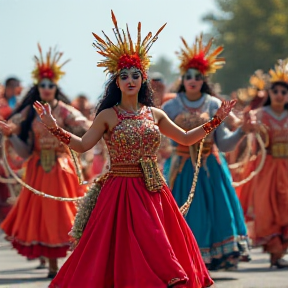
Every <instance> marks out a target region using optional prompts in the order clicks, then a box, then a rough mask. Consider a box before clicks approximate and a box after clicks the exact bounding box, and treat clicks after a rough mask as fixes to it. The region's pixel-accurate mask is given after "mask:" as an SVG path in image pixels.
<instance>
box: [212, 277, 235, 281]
mask: <svg viewBox="0 0 288 288" xmlns="http://www.w3.org/2000/svg"><path fill="white" fill-rule="evenodd" d="M212 279H213V280H214V281H215V282H217V281H236V280H238V279H237V278H232V277H212Z"/></svg>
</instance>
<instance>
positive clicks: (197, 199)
mask: <svg viewBox="0 0 288 288" xmlns="http://www.w3.org/2000/svg"><path fill="white" fill-rule="evenodd" d="M173 157H178V159H177V161H176V163H175V161H171V158H170V159H168V160H167V161H166V163H165V166H164V174H165V177H166V179H168V178H169V176H168V175H169V173H171V172H172V171H171V169H178V165H177V163H180V162H181V159H182V157H181V156H176V155H174V156H173ZM172 162H173V163H174V167H171V163H172ZM193 175H194V168H193V166H192V162H191V159H190V158H189V159H187V160H186V162H185V164H184V166H183V168H182V170H181V172H178V174H177V176H176V179H175V181H174V185H173V189H172V193H173V196H174V197H175V199H176V201H177V203H178V205H179V207H181V206H182V205H183V204H184V203H185V201H186V200H187V197H188V194H189V192H190V188H191V185H192V180H193ZM168 183H169V181H168ZM186 221H187V223H188V225H189V226H190V228H191V230H192V232H193V234H194V236H195V238H196V240H197V243H198V245H199V248H200V250H201V253H202V257H203V259H204V262H205V263H206V265H207V267H208V268H209V269H210V270H217V269H220V268H231V267H233V266H237V263H238V260H239V257H240V256H241V244H240V243H241V242H242V243H243V241H244V242H246V241H247V230H246V226H245V220H244V215H243V211H242V208H241V204H240V201H239V199H238V197H237V195H236V193H235V190H234V188H233V186H232V178H231V174H230V171H229V168H228V165H227V162H226V160H225V158H224V156H223V155H222V154H219V157H217V158H216V157H215V156H214V155H213V154H211V155H209V156H208V158H207V160H206V163H205V165H203V166H202V167H201V168H200V172H199V176H198V181H197V185H196V191H195V196H194V199H193V202H192V204H191V206H190V209H189V212H188V214H187V216H186ZM244 246H245V245H244Z"/></svg>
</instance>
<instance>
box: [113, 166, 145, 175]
mask: <svg viewBox="0 0 288 288" xmlns="http://www.w3.org/2000/svg"><path fill="white" fill-rule="evenodd" d="M109 174H110V175H113V176H121V177H143V170H142V168H141V164H140V163H138V164H125V163H117V164H112V165H111V168H110V171H109Z"/></svg>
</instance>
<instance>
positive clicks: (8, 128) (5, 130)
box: [0, 121, 16, 137]
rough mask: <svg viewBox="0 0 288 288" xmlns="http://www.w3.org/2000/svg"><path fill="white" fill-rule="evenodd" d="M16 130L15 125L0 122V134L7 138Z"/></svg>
mask: <svg viewBox="0 0 288 288" xmlns="http://www.w3.org/2000/svg"><path fill="white" fill-rule="evenodd" d="M15 130H16V125H15V124H13V123H6V122H5V121H0V132H1V133H2V134H3V135H5V136H7V137H9V136H11V134H13V133H14V132H15Z"/></svg>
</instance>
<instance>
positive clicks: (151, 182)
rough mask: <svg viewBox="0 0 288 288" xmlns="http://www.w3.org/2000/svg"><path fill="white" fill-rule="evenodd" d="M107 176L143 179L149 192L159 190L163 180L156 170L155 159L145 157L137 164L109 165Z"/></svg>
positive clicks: (157, 169)
mask: <svg viewBox="0 0 288 288" xmlns="http://www.w3.org/2000/svg"><path fill="white" fill-rule="evenodd" d="M109 174H110V175H112V176H120V177H143V178H144V181H145V185H146V188H147V189H148V190H149V191H150V192H157V191H159V190H161V188H162V187H163V183H164V178H163V176H162V175H161V172H160V170H159V168H158V163H157V162H156V160H155V159H152V158H148V157H145V158H143V159H140V162H139V163H136V164H130V163H127V164H126V163H114V164H112V165H111V168H110V171H109Z"/></svg>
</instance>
